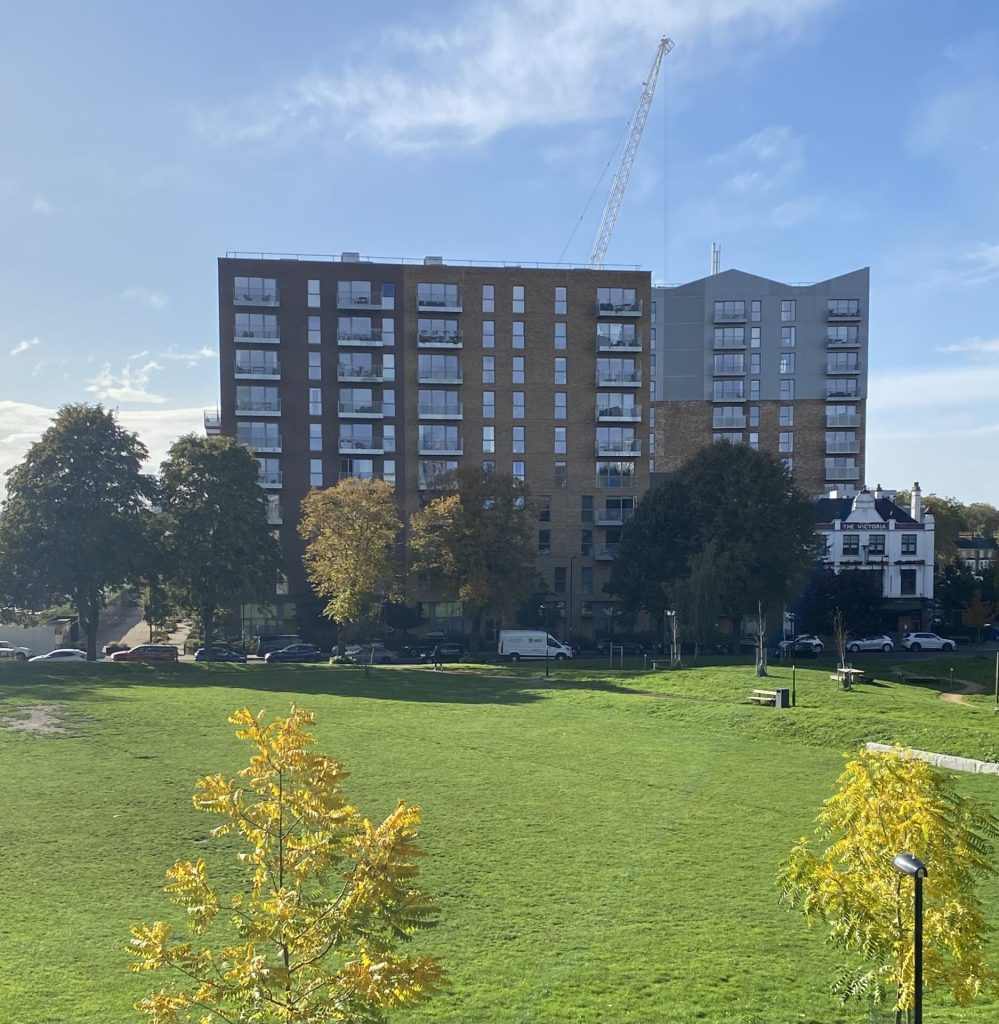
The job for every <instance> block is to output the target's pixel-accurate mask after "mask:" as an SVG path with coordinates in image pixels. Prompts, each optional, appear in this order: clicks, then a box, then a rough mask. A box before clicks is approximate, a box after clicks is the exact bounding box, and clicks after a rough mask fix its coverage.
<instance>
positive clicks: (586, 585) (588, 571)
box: [579, 565, 593, 594]
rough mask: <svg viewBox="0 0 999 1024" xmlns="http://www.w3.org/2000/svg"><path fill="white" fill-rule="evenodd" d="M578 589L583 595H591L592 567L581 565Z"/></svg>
mask: <svg viewBox="0 0 999 1024" xmlns="http://www.w3.org/2000/svg"><path fill="white" fill-rule="evenodd" d="M579 589H580V592H581V593H583V594H592V593H593V566H592V565H582V566H580V567H579Z"/></svg>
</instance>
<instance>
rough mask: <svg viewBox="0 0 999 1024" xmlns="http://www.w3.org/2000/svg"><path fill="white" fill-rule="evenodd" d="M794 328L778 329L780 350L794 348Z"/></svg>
mask: <svg viewBox="0 0 999 1024" xmlns="http://www.w3.org/2000/svg"><path fill="white" fill-rule="evenodd" d="M796 340H797V339H796V337H795V328H794V327H782V328H781V329H780V346H781V348H794V346H795V343H796Z"/></svg>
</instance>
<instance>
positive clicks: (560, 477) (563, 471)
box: [553, 462, 569, 487]
mask: <svg viewBox="0 0 999 1024" xmlns="http://www.w3.org/2000/svg"><path fill="white" fill-rule="evenodd" d="M566 466H567V464H566V463H565V462H556V463H555V472H554V476H553V480H554V481H555V486H556V487H565V486H566V484H567V483H568V482H569V473H568V470H567V468H566Z"/></svg>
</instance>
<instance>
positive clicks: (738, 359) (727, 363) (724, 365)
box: [714, 352, 746, 374]
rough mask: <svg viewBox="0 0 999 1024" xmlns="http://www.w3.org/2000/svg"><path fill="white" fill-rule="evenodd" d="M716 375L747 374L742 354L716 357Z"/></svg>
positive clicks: (725, 354)
mask: <svg viewBox="0 0 999 1024" xmlns="http://www.w3.org/2000/svg"><path fill="white" fill-rule="evenodd" d="M714 372H715V374H732V373H736V374H742V373H745V372H746V367H745V362H744V360H743V356H742V353H741V352H736V353H732V352H726V353H724V354H721V355H719V354H716V355H715V367H714Z"/></svg>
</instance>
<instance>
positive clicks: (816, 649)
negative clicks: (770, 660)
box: [772, 640, 822, 658]
mask: <svg viewBox="0 0 999 1024" xmlns="http://www.w3.org/2000/svg"><path fill="white" fill-rule="evenodd" d="M821 653H822V643H821V641H820V642H819V644H818V646H816V645H815V644H812V643H808V641H807V640H806V641H805V642H803V643H802V642H799V641H797V640H781V642H780V643H779V644H778V645H777V646H776V648H774V652H773V655H772V657H774V658H789V657H791V656H792V655H794V657H795V658H817V657H818V656H819V655H820V654H821Z"/></svg>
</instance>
